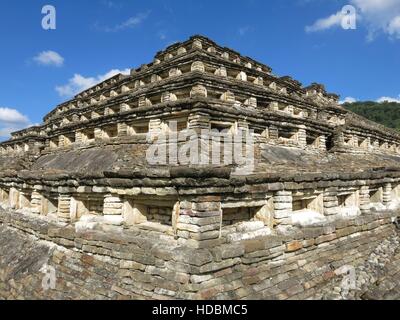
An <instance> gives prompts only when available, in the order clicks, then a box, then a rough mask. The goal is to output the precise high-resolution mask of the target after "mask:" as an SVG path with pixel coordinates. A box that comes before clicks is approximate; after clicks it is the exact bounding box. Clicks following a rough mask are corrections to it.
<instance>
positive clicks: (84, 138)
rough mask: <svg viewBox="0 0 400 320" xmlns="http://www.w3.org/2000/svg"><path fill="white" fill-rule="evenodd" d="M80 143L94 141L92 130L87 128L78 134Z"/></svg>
mask: <svg viewBox="0 0 400 320" xmlns="http://www.w3.org/2000/svg"><path fill="white" fill-rule="evenodd" d="M80 135H81V142H90V141H94V138H95V135H94V128H89V129H86V130H83V131H81V132H80Z"/></svg>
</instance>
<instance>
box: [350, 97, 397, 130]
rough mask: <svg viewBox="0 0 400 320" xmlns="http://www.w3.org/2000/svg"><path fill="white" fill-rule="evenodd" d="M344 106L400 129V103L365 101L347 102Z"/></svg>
mask: <svg viewBox="0 0 400 320" xmlns="http://www.w3.org/2000/svg"><path fill="white" fill-rule="evenodd" d="M343 107H345V108H346V109H347V110H350V111H353V112H355V113H357V114H359V115H360V116H363V117H365V118H367V119H369V120H372V121H375V122H378V123H381V124H383V125H385V126H387V127H389V128H394V129H397V130H399V131H400V103H397V102H383V103H377V102H373V101H364V102H353V103H345V104H343Z"/></svg>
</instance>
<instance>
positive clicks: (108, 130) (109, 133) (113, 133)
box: [102, 124, 118, 139]
mask: <svg viewBox="0 0 400 320" xmlns="http://www.w3.org/2000/svg"><path fill="white" fill-rule="evenodd" d="M102 129H103V135H104V137H105V138H106V139H110V138H116V137H118V125H117V124H113V125H109V126H105V127H103V128H102Z"/></svg>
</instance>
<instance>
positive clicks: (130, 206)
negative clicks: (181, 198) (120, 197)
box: [122, 197, 177, 227]
mask: <svg viewBox="0 0 400 320" xmlns="http://www.w3.org/2000/svg"><path fill="white" fill-rule="evenodd" d="M176 203H177V200H165V201H161V200H158V201H154V200H144V199H143V200H142V199H135V198H133V197H126V198H125V199H124V201H123V207H122V216H123V219H124V223H125V225H127V226H134V225H139V224H143V223H156V224H161V225H164V226H168V227H170V226H172V225H173V220H174V219H173V212H174V207H175V205H176Z"/></svg>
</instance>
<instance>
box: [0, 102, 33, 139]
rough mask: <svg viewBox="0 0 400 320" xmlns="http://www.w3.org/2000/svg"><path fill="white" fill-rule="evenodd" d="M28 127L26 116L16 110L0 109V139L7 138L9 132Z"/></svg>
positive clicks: (28, 122)
mask: <svg viewBox="0 0 400 320" xmlns="http://www.w3.org/2000/svg"><path fill="white" fill-rule="evenodd" d="M28 126H30V121H29V119H28V117H27V116H25V115H23V114H22V113H20V112H19V111H18V110H16V109H11V108H6V107H0V137H3V138H5V137H7V138H8V137H9V136H10V133H11V132H14V131H18V130H21V129H23V128H26V127H28Z"/></svg>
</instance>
